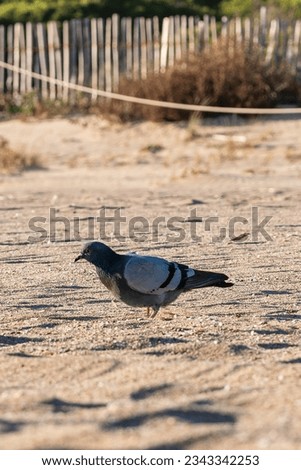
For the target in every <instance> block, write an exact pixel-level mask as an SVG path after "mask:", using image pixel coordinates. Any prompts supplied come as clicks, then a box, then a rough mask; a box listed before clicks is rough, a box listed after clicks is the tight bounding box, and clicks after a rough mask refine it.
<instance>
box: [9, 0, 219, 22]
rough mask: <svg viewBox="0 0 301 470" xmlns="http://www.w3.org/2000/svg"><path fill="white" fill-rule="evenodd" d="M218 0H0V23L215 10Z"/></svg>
mask: <svg viewBox="0 0 301 470" xmlns="http://www.w3.org/2000/svg"><path fill="white" fill-rule="evenodd" d="M219 3H220V0H213V1H211V2H209V1H206V0H178V1H174V0H140V1H136V0H124V1H122V2H120V1H119V0H0V23H2V24H9V23H15V22H17V21H20V22H23V23H24V22H26V21H32V22H38V21H42V22H45V21H49V20H59V21H63V20H67V19H72V18H87V17H89V18H92V17H107V16H111V15H112V14H113V13H119V14H120V15H121V16H132V17H135V16H142V15H143V16H154V15H158V16H159V17H160V18H162V17H164V16H166V15H167V16H168V15H176V14H179V15H181V14H185V15H204V14H205V13H210V14H215V13H216V12H217V9H218V5H219Z"/></svg>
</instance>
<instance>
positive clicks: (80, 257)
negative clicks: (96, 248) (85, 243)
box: [74, 253, 84, 263]
mask: <svg viewBox="0 0 301 470" xmlns="http://www.w3.org/2000/svg"><path fill="white" fill-rule="evenodd" d="M80 259H84V256H83V255H82V253H81V254H80V255H78V256H77V257H76V258H75V260H74V263H76V261H79V260H80Z"/></svg>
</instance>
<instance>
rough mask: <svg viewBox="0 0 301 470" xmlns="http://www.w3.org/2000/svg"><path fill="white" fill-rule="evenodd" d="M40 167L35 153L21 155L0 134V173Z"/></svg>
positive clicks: (18, 171)
mask: <svg viewBox="0 0 301 470" xmlns="http://www.w3.org/2000/svg"><path fill="white" fill-rule="evenodd" d="M38 168H41V165H40V163H39V160H38V158H37V157H36V156H35V155H21V154H20V153H19V152H16V151H14V150H12V149H11V148H10V147H9V146H8V142H7V141H6V140H5V139H4V138H3V137H1V136H0V173H8V174H12V173H20V172H21V171H23V170H29V169H30V170H33V169H38Z"/></svg>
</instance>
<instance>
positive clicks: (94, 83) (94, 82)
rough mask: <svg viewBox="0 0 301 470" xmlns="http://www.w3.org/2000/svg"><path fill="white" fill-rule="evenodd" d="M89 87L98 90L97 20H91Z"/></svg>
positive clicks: (93, 98)
mask: <svg viewBox="0 0 301 470" xmlns="http://www.w3.org/2000/svg"><path fill="white" fill-rule="evenodd" d="M91 87H92V88H95V89H97V88H98V34H97V20H96V19H94V18H93V19H92V20H91ZM91 99H92V101H95V100H96V99H97V95H96V94H94V95H92V96H91Z"/></svg>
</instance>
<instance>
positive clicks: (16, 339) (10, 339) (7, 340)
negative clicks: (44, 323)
mask: <svg viewBox="0 0 301 470" xmlns="http://www.w3.org/2000/svg"><path fill="white" fill-rule="evenodd" d="M43 341H44V339H43V338H30V337H28V336H4V335H0V346H1V345H2V346H14V345H16V344H23V343H41V342H43Z"/></svg>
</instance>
